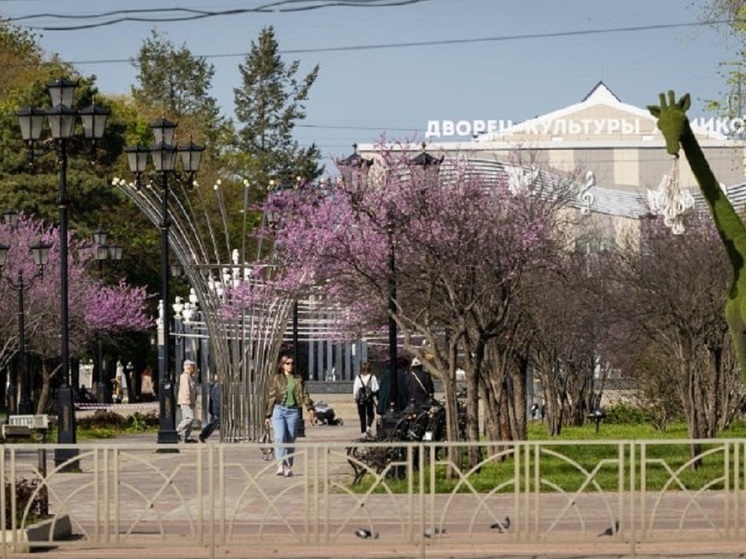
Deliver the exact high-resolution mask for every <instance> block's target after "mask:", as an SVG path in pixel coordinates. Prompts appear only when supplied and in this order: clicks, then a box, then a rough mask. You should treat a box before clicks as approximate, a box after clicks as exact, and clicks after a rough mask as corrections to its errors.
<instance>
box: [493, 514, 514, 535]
mask: <svg viewBox="0 0 746 559" xmlns="http://www.w3.org/2000/svg"><path fill="white" fill-rule="evenodd" d="M490 528H492V529H493V530H494V529H497V531H498V532H500V533H501V534H502V533H503V531H504V530H507V529H508V528H510V517H508V516H506V517H505V520H503V521H502V522H495V523H494V524H492V525H490Z"/></svg>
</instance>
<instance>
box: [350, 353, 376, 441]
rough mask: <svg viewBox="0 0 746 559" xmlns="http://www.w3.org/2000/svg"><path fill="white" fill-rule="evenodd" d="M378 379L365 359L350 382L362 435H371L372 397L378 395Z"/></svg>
mask: <svg viewBox="0 0 746 559" xmlns="http://www.w3.org/2000/svg"><path fill="white" fill-rule="evenodd" d="M378 390H379V386H378V379H377V378H376V377H375V375H374V374H373V373H372V372H371V367H370V363H368V362H367V361H366V362H365V363H363V364H362V365H361V367H360V374H359V375H358V376H357V377H355V382H353V383H352V395H353V397H354V398H355V402H356V403H357V414H358V417H359V418H360V434H361V435H362V436H363V437H370V436H372V434H373V433H372V432H371V426H372V425H373V417H374V405H375V403H374V399H375V398H377V397H378Z"/></svg>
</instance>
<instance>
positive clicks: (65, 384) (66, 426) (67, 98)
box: [16, 78, 109, 466]
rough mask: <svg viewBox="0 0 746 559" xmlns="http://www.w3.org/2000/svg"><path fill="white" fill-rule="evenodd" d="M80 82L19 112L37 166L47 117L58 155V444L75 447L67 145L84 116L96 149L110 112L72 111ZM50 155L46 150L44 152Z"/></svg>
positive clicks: (57, 83) (53, 89) (61, 82)
mask: <svg viewBox="0 0 746 559" xmlns="http://www.w3.org/2000/svg"><path fill="white" fill-rule="evenodd" d="M77 86H78V82H77V81H72V80H68V79H66V78H59V79H57V80H54V81H52V82H50V83H48V84H47V90H48V91H49V96H50V98H51V100H52V108H50V109H48V110H46V111H44V110H41V109H37V108H34V107H25V108H23V109H21V110H19V111H18V112H17V113H16V115H17V116H18V120H19V124H20V127H21V137H22V138H23V141H24V142H25V143H26V145H27V146H28V150H29V158H30V160H31V161H32V163H33V159H34V156H35V151H34V145H35V144H36V142H38V141H39V140H41V135H42V129H43V127H44V119H45V117H46V118H47V120H48V121H49V128H50V131H51V143H47V142H45V144H44V145H45V146H49V147H50V148H51V149H52V150H54V152H55V153H56V154H57V164H58V169H59V170H58V179H59V180H58V182H59V198H58V200H57V204H58V206H59V208H60V331H61V336H60V338H61V350H60V362H61V365H62V375H61V382H62V385H61V386H60V387H59V389H58V391H57V442H59V443H62V444H75V442H76V432H75V431H76V429H75V404H74V394H73V388H72V386H70V340H69V336H70V327H69V318H68V315H69V313H68V302H69V301H68V272H67V264H68V246H67V236H68V233H67V212H68V208H69V206H70V199H69V198H68V195H67V145H68V143H69V142H70V141H71V140H73V139H75V136H74V132H75V123H76V121H77V117H78V116H80V117H81V121H82V124H83V135H84V138H85V139H86V140H90V141H91V145H92V147H93V149H95V145H96V141H97V140H100V139H102V138H103V137H104V129H105V126H106V119H107V117H108V115H109V110H108V109H105V108H103V107H100V106H97V105H96V104H95V103H94V104H93V105H91V106H89V107H86V108H84V109H81V110H75V109H73V108H72V103H73V95H74V93H75V88H76V87H77ZM43 153H46V150H45V151H43ZM77 454H78V451H77V450H76V449H74V448H66V449H57V450H55V453H54V461H55V465H57V466H59V465H60V464H63V463H65V462H66V461H68V460H70V459H72V458H74V457H75V456H77Z"/></svg>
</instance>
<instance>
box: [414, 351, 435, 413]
mask: <svg viewBox="0 0 746 559" xmlns="http://www.w3.org/2000/svg"><path fill="white" fill-rule="evenodd" d="M407 393H408V394H409V402H410V404H414V405H415V406H416V407H421V406H428V405H430V403H431V402H432V401H433V395H434V394H435V388H434V387H433V378H432V377H431V376H430V373H429V372H428V371H426V370H425V369H424V368H423V367H422V361H420V358H419V357H415V358H414V359H412V364H411V366H410V369H409V376H408V377H407Z"/></svg>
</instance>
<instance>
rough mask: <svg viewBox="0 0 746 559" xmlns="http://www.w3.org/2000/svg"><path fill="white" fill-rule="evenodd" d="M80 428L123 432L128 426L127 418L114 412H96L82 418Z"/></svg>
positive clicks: (79, 423) (79, 422) (79, 419)
mask: <svg viewBox="0 0 746 559" xmlns="http://www.w3.org/2000/svg"><path fill="white" fill-rule="evenodd" d="M77 422H78V427H80V428H82V429H96V428H109V429H119V430H123V429H124V428H125V427H126V426H127V422H128V420H127V418H126V417H124V416H123V415H120V414H118V413H116V412H113V411H105V410H96V412H95V413H94V414H93V415H89V416H86V417H80V418H78V420H77Z"/></svg>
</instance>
